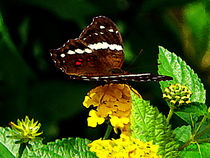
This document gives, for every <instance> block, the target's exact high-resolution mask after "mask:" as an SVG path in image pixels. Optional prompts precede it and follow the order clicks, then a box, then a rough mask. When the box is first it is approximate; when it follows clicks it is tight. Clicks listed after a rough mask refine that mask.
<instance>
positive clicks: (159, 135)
mask: <svg viewBox="0 0 210 158" xmlns="http://www.w3.org/2000/svg"><path fill="white" fill-rule="evenodd" d="M131 95H132V103H133V105H132V114H131V130H132V135H133V137H134V138H138V139H140V140H142V141H151V140H153V143H154V144H156V145H159V149H158V154H160V155H162V156H163V157H178V154H179V152H178V146H179V145H178V144H177V143H176V141H175V140H174V135H173V132H172V130H171V126H170V125H169V124H168V123H167V122H166V118H165V116H164V115H163V114H161V113H160V112H159V111H158V109H157V108H155V107H153V106H151V105H150V103H149V101H145V100H143V99H140V98H138V97H137V96H136V95H135V94H134V93H133V92H131Z"/></svg>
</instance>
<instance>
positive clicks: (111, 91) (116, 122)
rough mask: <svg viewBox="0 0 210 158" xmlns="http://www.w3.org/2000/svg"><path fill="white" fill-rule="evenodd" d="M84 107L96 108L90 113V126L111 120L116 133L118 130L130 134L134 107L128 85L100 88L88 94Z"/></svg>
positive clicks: (107, 85)
mask: <svg viewBox="0 0 210 158" xmlns="http://www.w3.org/2000/svg"><path fill="white" fill-rule="evenodd" d="M139 96H140V95H139ZM83 105H84V106H85V107H86V108H89V107H90V106H91V105H92V106H93V107H95V108H96V109H95V110H91V111H90V113H89V117H88V119H87V121H88V126H90V127H96V126H97V125H100V124H102V123H104V121H105V120H107V119H109V120H110V123H111V125H112V126H113V127H114V130H115V132H116V133H117V129H118V128H119V129H120V130H121V132H124V133H126V132H128V128H127V127H128V125H129V122H130V120H129V117H130V113H131V105H132V98H131V94H130V87H129V86H128V85H126V84H113V83H111V84H105V85H104V86H98V87H96V88H94V89H92V90H91V91H90V92H89V93H88V94H87V96H86V97H85V100H84V102H83Z"/></svg>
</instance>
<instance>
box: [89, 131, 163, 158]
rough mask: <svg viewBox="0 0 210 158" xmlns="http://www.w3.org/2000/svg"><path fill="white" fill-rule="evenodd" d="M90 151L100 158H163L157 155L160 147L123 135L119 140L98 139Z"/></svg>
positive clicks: (91, 145)
mask: <svg viewBox="0 0 210 158" xmlns="http://www.w3.org/2000/svg"><path fill="white" fill-rule="evenodd" d="M88 146H89V147H90V151H92V152H95V153H96V155H97V156H98V157H99V158H113V157H114V158H136V157H142V158H161V156H159V155H157V152H158V147H159V146H158V145H153V144H152V141H151V142H146V143H144V142H142V141H140V140H139V139H135V138H132V137H128V136H126V135H124V134H121V136H120V138H119V139H112V140H102V139H98V140H95V141H93V142H92V143H90V144H88Z"/></svg>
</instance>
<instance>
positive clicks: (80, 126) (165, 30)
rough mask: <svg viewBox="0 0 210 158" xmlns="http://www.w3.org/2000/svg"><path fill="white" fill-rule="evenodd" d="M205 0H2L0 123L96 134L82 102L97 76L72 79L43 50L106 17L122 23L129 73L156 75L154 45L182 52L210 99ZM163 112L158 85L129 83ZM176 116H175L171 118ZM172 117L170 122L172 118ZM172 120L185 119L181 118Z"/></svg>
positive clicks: (50, 133) (51, 134) (50, 135)
mask: <svg viewBox="0 0 210 158" xmlns="http://www.w3.org/2000/svg"><path fill="white" fill-rule="evenodd" d="M207 2H209V1H201V0H200V1H196V0H194V1H192V0H176V1H169V0H136V1H128V0H101V1H97V0H59V1H57V0H30V1H29V0H7V1H5V0H4V1H3V0H1V1H0V120H1V122H0V126H4V127H5V126H7V125H8V123H9V122H10V121H15V120H16V119H17V118H23V117H24V116H25V115H29V117H30V118H31V117H34V118H35V119H36V120H39V121H40V122H41V124H42V130H43V131H44V137H45V141H49V140H54V139H55V138H62V137H82V138H89V139H92V140H93V139H96V138H99V137H101V136H103V134H104V132H105V131H104V130H105V125H102V126H100V127H99V128H97V129H95V128H88V127H87V123H86V118H87V116H88V110H87V109H85V108H84V107H83V106H82V102H83V99H84V97H85V95H86V94H87V92H88V91H89V90H91V89H92V88H93V87H95V86H96V83H94V82H81V81H70V80H68V77H67V76H65V75H64V74H63V73H62V72H61V71H60V70H58V69H56V68H55V67H54V63H53V62H52V61H51V59H50V55H49V52H48V50H49V49H51V48H58V47H60V46H62V45H63V43H64V42H66V41H67V40H68V39H69V38H76V37H78V36H79V34H80V32H81V31H82V30H83V29H84V28H85V27H86V26H87V25H89V24H90V23H91V21H92V18H93V17H95V16H98V15H105V16H107V17H109V18H111V19H112V20H113V21H114V22H115V23H116V24H117V26H118V28H119V29H120V32H121V34H122V37H123V40H124V47H125V63H124V66H123V68H124V69H126V67H128V66H129V63H131V62H132V61H133V60H134V59H135V58H136V55H138V53H139V51H140V49H143V53H142V54H141V55H140V57H139V58H137V60H136V62H135V63H134V64H133V65H131V66H129V70H128V71H129V72H138V73H143V72H151V73H157V55H158V45H161V46H163V47H165V48H167V49H168V50H169V51H172V52H175V53H176V54H177V55H178V56H181V58H182V59H183V60H185V61H186V62H187V64H188V65H190V66H191V68H193V69H194V70H195V72H196V73H198V76H199V77H200V78H201V80H202V82H203V83H204V86H205V88H206V89H207V102H209V100H208V98H209V93H208V92H209V85H210V46H209V44H210V43H209V37H210V36H209V26H208V24H209V19H210V18H209V6H208V7H207ZM130 84H131V85H132V87H134V88H135V89H137V90H138V91H139V92H140V93H141V95H142V96H143V98H144V99H147V100H150V101H151V103H152V104H153V105H155V106H157V107H158V108H159V109H160V111H161V112H163V113H164V114H167V113H168V107H167V105H166V103H165V102H164V100H163V99H161V91H160V88H159V84H158V83H151V82H150V83H130ZM177 119H178V118H176V117H174V120H177ZM174 122H175V121H174ZM174 122H173V120H172V123H173V127H175V126H176V124H177V123H184V122H181V120H179V121H176V124H175V123H174Z"/></svg>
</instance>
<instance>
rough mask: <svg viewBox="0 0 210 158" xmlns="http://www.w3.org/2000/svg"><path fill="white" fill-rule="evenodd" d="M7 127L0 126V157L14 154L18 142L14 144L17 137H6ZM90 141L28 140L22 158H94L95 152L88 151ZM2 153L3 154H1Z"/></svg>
mask: <svg viewBox="0 0 210 158" xmlns="http://www.w3.org/2000/svg"><path fill="white" fill-rule="evenodd" d="M9 130H10V129H9V128H5V129H4V128H2V127H0V149H1V152H0V157H3V156H5V155H6V157H5V158H10V157H14V156H16V154H17V152H18V149H19V146H20V144H15V142H16V141H17V139H12V138H8V137H7V136H9V135H10V132H9ZM90 142H91V141H90V140H88V139H82V138H63V139H62V140H59V139H58V140H56V141H55V142H49V143H47V145H45V144H42V143H41V141H37V142H30V147H31V148H32V149H29V148H25V150H24V152H23V156H22V158H29V157H31V158H32V157H33V158H40V157H61V158H63V157H79V158H88V157H91V158H94V157H96V155H95V153H93V152H90V151H89V147H88V146H87V144H89V143H90ZM2 155H3V156H2Z"/></svg>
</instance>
